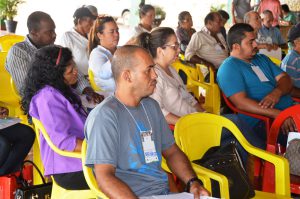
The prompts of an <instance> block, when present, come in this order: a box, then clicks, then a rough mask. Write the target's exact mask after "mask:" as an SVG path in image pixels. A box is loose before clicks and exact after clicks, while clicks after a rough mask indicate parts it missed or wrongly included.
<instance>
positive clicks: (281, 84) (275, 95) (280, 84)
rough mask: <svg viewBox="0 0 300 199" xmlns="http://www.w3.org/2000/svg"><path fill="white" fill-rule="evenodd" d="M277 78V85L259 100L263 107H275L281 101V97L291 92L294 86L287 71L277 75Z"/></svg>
mask: <svg viewBox="0 0 300 199" xmlns="http://www.w3.org/2000/svg"><path fill="white" fill-rule="evenodd" d="M275 79H276V81H277V86H276V87H275V88H274V89H273V91H272V92H271V93H269V94H268V95H267V96H265V97H264V98H263V99H262V100H261V101H260V102H259V105H260V106H261V107H262V108H273V107H274V106H275V105H276V104H277V103H278V102H279V100H280V97H281V96H283V95H286V94H289V93H290V92H291V90H292V88H293V83H292V79H291V78H290V76H289V75H288V74H286V73H285V72H283V73H281V74H279V75H277V76H276V77H275Z"/></svg>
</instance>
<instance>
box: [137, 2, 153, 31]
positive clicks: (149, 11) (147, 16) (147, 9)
mask: <svg viewBox="0 0 300 199" xmlns="http://www.w3.org/2000/svg"><path fill="white" fill-rule="evenodd" d="M139 17H140V23H139V24H138V25H137V26H136V27H134V30H133V34H132V36H133V37H136V36H138V35H139V34H141V33H142V32H150V31H151V30H152V25H153V23H154V20H155V8H154V7H153V6H152V5H150V4H142V3H141V4H140V9H139Z"/></svg>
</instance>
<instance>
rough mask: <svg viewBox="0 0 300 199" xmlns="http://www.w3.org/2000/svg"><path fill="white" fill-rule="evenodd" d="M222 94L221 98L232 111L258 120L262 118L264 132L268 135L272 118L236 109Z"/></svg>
mask: <svg viewBox="0 0 300 199" xmlns="http://www.w3.org/2000/svg"><path fill="white" fill-rule="evenodd" d="M222 96H223V99H224V101H225V103H226V105H227V106H228V107H229V108H230V109H231V110H232V111H233V112H234V113H241V114H244V115H248V116H250V117H254V118H257V119H259V120H262V121H264V122H265V125H266V133H267V135H269V133H270V128H271V124H272V119H271V118H269V117H267V116H264V115H258V114H254V113H249V112H246V111H242V110H240V109H238V108H237V107H236V106H235V105H234V104H233V103H232V102H231V101H230V100H229V99H228V98H227V97H226V95H225V94H224V93H223V92H222Z"/></svg>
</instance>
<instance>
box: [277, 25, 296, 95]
mask: <svg viewBox="0 0 300 199" xmlns="http://www.w3.org/2000/svg"><path fill="white" fill-rule="evenodd" d="M288 41H289V42H290V44H291V45H292V48H293V49H292V50H290V51H289V53H288V54H287V55H286V56H285V58H284V59H283V60H282V63H281V68H282V69H283V70H284V71H286V72H287V73H288V74H289V75H290V76H291V78H292V80H293V85H294V87H293V90H292V93H291V94H292V96H293V97H298V98H299V97H300V23H298V24H297V25H295V26H293V27H292V28H291V29H290V30H289V32H288Z"/></svg>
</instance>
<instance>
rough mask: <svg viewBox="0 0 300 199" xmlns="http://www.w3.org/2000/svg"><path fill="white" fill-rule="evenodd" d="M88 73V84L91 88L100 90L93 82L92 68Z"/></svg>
mask: <svg viewBox="0 0 300 199" xmlns="http://www.w3.org/2000/svg"><path fill="white" fill-rule="evenodd" d="M88 75H89V81H90V84H91V86H92V88H93V90H94V91H102V90H101V88H99V87H98V86H97V84H96V82H95V79H94V73H93V71H92V70H90V69H89V70H88Z"/></svg>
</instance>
